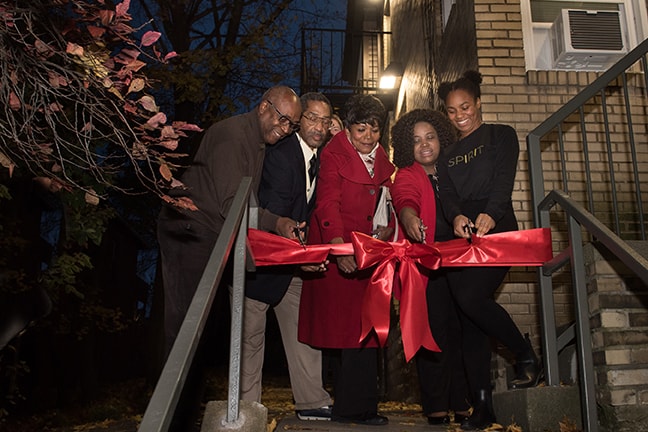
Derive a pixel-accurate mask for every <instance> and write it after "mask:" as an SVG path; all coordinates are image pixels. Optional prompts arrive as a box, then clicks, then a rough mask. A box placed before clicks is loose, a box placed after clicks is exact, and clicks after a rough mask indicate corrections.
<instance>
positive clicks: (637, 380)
mask: <svg viewBox="0 0 648 432" xmlns="http://www.w3.org/2000/svg"><path fill="white" fill-rule="evenodd" d="M585 256H586V260H587V275H588V293H589V307H590V312H591V320H590V326H591V329H592V332H591V333H592V353H593V356H594V369H595V376H596V392H597V395H596V399H597V401H598V403H599V404H600V406H601V407H602V408H601V414H602V415H601V416H600V421H601V424H602V426H603V427H604V428H605V429H606V430H613V431H628V432H630V431H632V432H634V431H639V430H648V418H647V417H646V415H645V413H646V406H647V405H648V292H647V291H646V287H645V285H644V284H643V283H642V282H641V281H640V280H637V278H636V277H634V276H633V273H632V272H631V271H630V270H628V269H627V268H626V267H625V266H623V265H622V264H621V263H619V262H618V261H616V260H615V259H614V257H613V256H612V254H611V253H609V252H608V251H607V250H606V249H605V247H603V246H601V245H595V244H589V245H587V248H586V251H585Z"/></svg>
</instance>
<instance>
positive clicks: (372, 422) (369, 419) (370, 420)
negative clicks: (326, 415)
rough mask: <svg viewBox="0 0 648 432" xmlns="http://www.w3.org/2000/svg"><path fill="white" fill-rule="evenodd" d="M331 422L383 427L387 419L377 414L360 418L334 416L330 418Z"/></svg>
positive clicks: (387, 421)
mask: <svg viewBox="0 0 648 432" xmlns="http://www.w3.org/2000/svg"><path fill="white" fill-rule="evenodd" d="M331 420H333V421H334V422H338V423H355V424H362V425H367V426H384V425H386V424H388V423H389V419H388V418H387V417H385V416H381V415H379V414H374V415H369V416H362V417H342V416H337V415H335V414H334V415H333V417H331Z"/></svg>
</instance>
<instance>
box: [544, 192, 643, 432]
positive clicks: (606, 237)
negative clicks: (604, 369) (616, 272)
mask: <svg viewBox="0 0 648 432" xmlns="http://www.w3.org/2000/svg"><path fill="white" fill-rule="evenodd" d="M556 204H558V205H560V207H561V208H562V210H563V211H564V212H565V213H567V216H568V231H569V249H568V251H567V254H563V255H568V256H569V260H565V259H562V258H560V259H558V260H556V261H552V262H551V263H550V264H549V265H550V267H551V272H555V271H557V270H558V269H559V268H560V267H562V266H564V265H566V264H567V263H570V264H571V268H572V283H573V285H574V303H575V313H576V323H575V335H576V344H577V350H578V354H579V355H578V361H579V378H580V382H581V388H580V391H581V401H582V416H583V423H584V426H585V430H586V431H588V432H596V431H597V430H598V421H597V418H598V417H597V412H596V391H595V384H594V366H593V359H592V345H591V336H590V326H589V318H590V317H589V312H588V311H589V306H588V301H587V290H586V280H585V260H584V258H583V240H582V237H581V231H582V229H583V228H584V229H585V230H587V231H588V232H590V233H592V234H593V235H594V236H595V237H596V239H597V240H598V241H599V242H600V243H601V244H603V245H604V246H606V247H607V248H608V249H609V250H610V251H611V252H612V253H613V254H614V255H616V256H617V257H619V258H620V259H621V260H622V261H623V262H624V263H625V264H626V265H627V266H628V268H630V269H631V270H632V271H634V272H635V273H636V275H637V276H639V277H640V278H641V279H642V280H643V281H644V282H646V283H647V284H648V260H646V259H645V258H644V257H643V256H641V255H640V254H638V253H637V252H635V251H634V250H633V249H631V248H629V247H628V245H627V243H626V242H625V241H623V240H622V239H621V238H619V237H618V236H617V235H616V234H615V233H613V232H612V231H611V230H610V229H609V228H607V227H606V226H605V225H603V224H602V223H601V222H600V221H599V220H598V219H597V218H596V217H594V215H592V214H591V213H590V212H588V211H587V210H586V209H585V208H584V207H583V206H582V205H580V204H579V203H577V202H576V201H575V200H573V199H572V198H571V197H570V196H569V195H568V194H566V193H565V192H563V191H560V190H553V191H551V192H550V193H549V194H548V195H547V197H545V199H544V200H543V201H542V202H541V203H540V205H539V206H538V211H539V214H540V215H541V216H542V218H541V219H542V220H547V221H548V220H549V212H550V210H551V209H552V208H553V207H554V206H555V205H556ZM548 227H549V225H548V224H547V225H546V226H543V228H548ZM546 273H550V272H546ZM540 293H541V297H542V299H541V300H542V303H543V305H544V304H551V305H553V301H552V300H553V292H552V289H551V278H550V274H544V273H543V275H542V283H541V290H540ZM543 327H544V328H545V329H554V330H553V331H554V334H553V337H547V335H546V334H545V338H544V343H545V346H544V354H545V365H546V366H547V367H546V371H545V373H546V379H547V384H549V385H557V384H558V347H557V340H556V337H555V320H554V318H553V315H552V314H547V310H545V309H544V308H543Z"/></svg>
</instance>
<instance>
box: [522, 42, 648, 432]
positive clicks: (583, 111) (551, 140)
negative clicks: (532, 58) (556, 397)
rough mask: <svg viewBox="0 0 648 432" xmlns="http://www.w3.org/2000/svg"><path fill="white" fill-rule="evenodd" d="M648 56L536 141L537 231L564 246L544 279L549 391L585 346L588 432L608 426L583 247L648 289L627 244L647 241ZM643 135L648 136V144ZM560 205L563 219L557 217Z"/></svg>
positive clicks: (530, 140)
mask: <svg viewBox="0 0 648 432" xmlns="http://www.w3.org/2000/svg"><path fill="white" fill-rule="evenodd" d="M647 53H648V40H646V41H644V42H643V43H642V44H640V45H639V46H638V47H637V48H635V49H634V50H633V51H631V52H630V53H629V54H628V55H627V56H626V57H624V58H623V59H621V60H620V61H619V62H618V63H616V64H615V65H614V66H612V67H611V68H610V69H609V70H608V71H607V72H605V73H603V74H602V75H601V76H600V77H599V78H598V79H596V80H595V81H594V82H592V84H590V85H589V86H588V87H586V88H585V89H584V90H583V91H581V92H580V93H578V94H577V95H576V96H575V97H574V98H572V99H571V100H570V101H569V102H568V103H567V104H565V105H564V106H563V107H562V108H560V109H559V110H558V111H556V112H555V113H554V114H553V115H551V116H550V117H549V118H548V119H547V120H546V121H545V122H543V123H542V124H541V125H539V126H538V127H537V128H535V129H534V130H533V131H531V133H530V134H529V135H528V136H527V145H528V153H529V171H530V180H531V193H532V202H533V208H534V220H535V225H536V226H537V227H544V228H548V227H552V225H554V226H553V227H552V231H553V232H554V233H556V235H554V240H555V241H554V244H558V245H559V246H558V249H559V251H558V254H557V255H556V257H555V258H554V259H553V260H552V261H550V262H549V263H547V264H545V266H544V267H543V268H542V269H541V270H539V271H538V279H539V286H540V304H541V322H542V331H543V338H542V343H543V360H544V366H545V378H546V383H547V385H559V384H560V376H559V371H558V352H559V351H560V350H562V349H563V348H564V347H565V346H566V344H568V343H569V342H570V341H571V340H573V339H575V340H576V346H577V354H578V355H577V358H578V364H579V384H580V395H581V408H582V420H583V427H584V430H585V431H587V432H597V431H598V427H599V426H598V415H597V411H596V406H597V405H596V393H595V388H594V369H593V359H592V346H591V337H590V327H589V319H590V312H589V311H590V310H589V304H588V293H587V286H586V285H587V280H586V276H585V262H584V257H583V242H584V241H592V240H593V239H595V240H596V241H598V242H600V243H602V244H603V245H605V246H606V247H607V248H608V249H609V250H610V251H611V252H612V253H613V254H614V255H615V256H616V257H617V258H618V259H619V260H620V261H621V262H622V263H624V264H625V265H626V266H627V267H628V268H629V269H631V270H632V271H633V272H634V273H635V274H636V275H637V276H639V277H640V278H641V279H642V280H643V281H644V282H646V283H648V261H646V259H644V258H643V257H642V256H640V255H639V254H638V253H637V252H635V251H634V250H633V248H632V247H631V246H630V245H629V244H628V243H627V242H626V240H632V239H641V240H646V226H645V214H644V208H643V201H644V195H645V191H643V192H642V189H641V187H642V183H645V180H644V181H643V182H642V177H641V176H642V175H643V173H645V172H646V165H645V164H646V162H645V161H642V160H641V158H640V157H639V156H638V154H639V153H641V152H639V151H638V147H641V148H642V152H646V151H647V150H646V145H647V144H648V143H647V142H646V139H645V138H646V136H645V128H646V123H647V122H648V121H647V120H646V113H645V106H646V105H647V103H646V91H647V89H648V77H647V76H646V74H645V73H644V72H645V71H647V70H648V68H647V63H646V54H647ZM637 126H638V127H637ZM637 129H640V130H643V131H644V132H643V133H642V135H641V138H639V136H638V135H637V133H636V130H637ZM556 204H558V205H559V207H560V208H561V209H562V213H560V214H558V213H557V212H556V211H554V212H553V213H552V212H551V211H550V210H552V209H553V207H554V206H555V205H556ZM554 210H555V209H554ZM552 215H555V216H560V217H554V218H553V219H552ZM556 225H557V226H558V228H557V229H556V230H555V231H554V229H553V228H555V227H556ZM563 233H566V239H565V238H561V236H562V235H563ZM583 234H585V236H587V237H586V238H585V240H584V238H583ZM561 240H562V241H561ZM567 267H569V271H570V273H571V284H572V291H573V296H574V314H575V317H574V318H575V321H574V324H573V325H571V326H570V327H568V328H567V329H566V330H565V331H564V332H563V333H561V334H560V335H558V334H557V331H556V319H555V307H554V294H553V292H554V279H553V278H554V276H555V275H557V274H560V271H561V270H563V269H565V268H567Z"/></svg>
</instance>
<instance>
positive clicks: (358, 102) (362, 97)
mask: <svg viewBox="0 0 648 432" xmlns="http://www.w3.org/2000/svg"><path fill="white" fill-rule="evenodd" d="M386 117H387V110H385V106H384V105H383V103H382V102H381V101H380V99H378V98H377V97H375V96H373V95H369V94H355V95H353V96H351V97H350V98H349V99H348V100H347V101H346V103H345V104H344V112H343V116H342V118H343V119H344V127H346V128H348V127H349V126H351V125H352V124H361V123H367V124H370V125H372V126H377V127H379V128H381V129H382V126H383V125H384V124H385V120H386Z"/></svg>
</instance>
